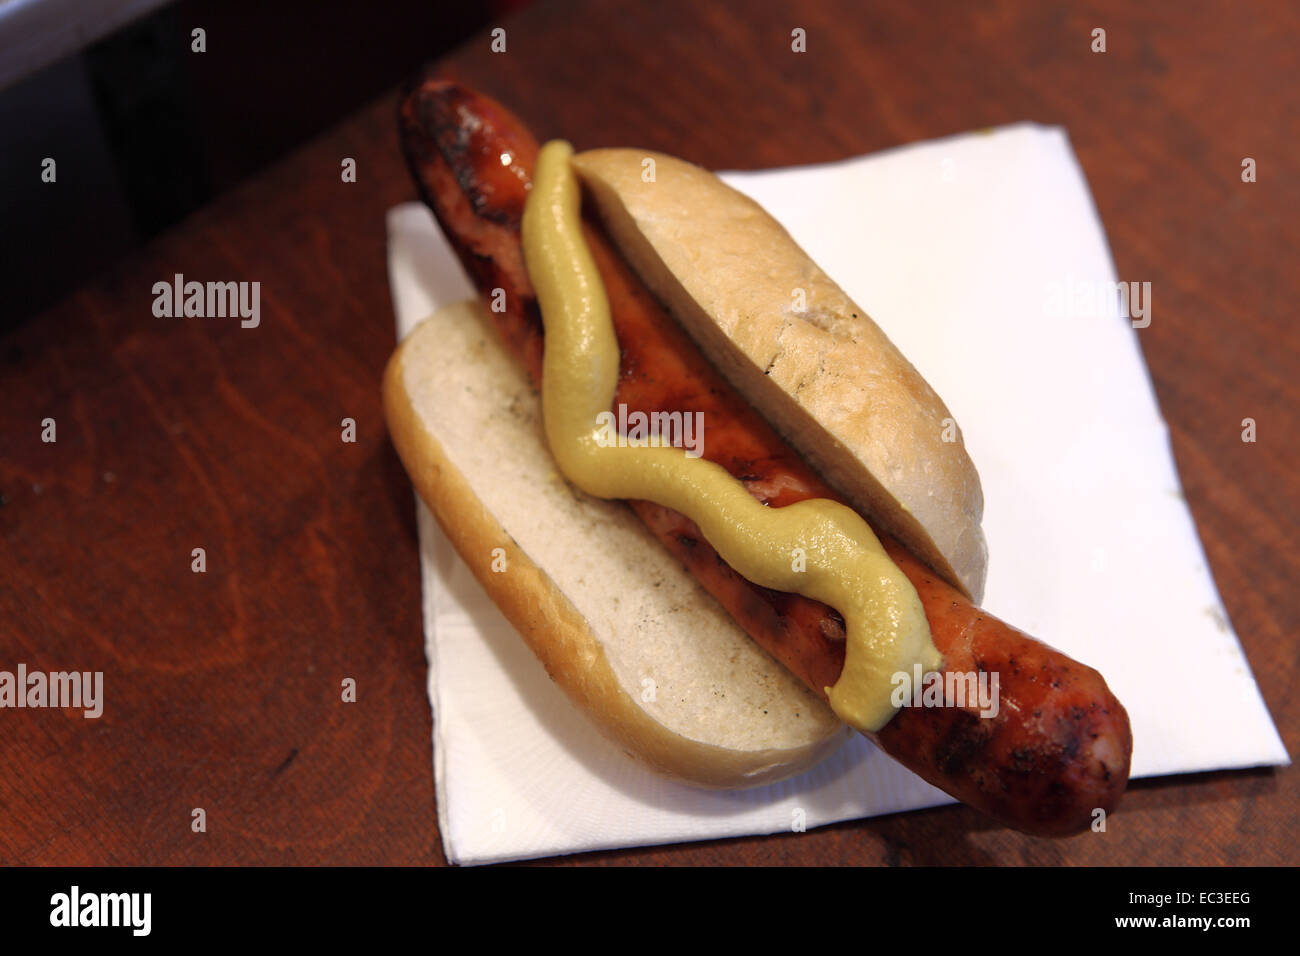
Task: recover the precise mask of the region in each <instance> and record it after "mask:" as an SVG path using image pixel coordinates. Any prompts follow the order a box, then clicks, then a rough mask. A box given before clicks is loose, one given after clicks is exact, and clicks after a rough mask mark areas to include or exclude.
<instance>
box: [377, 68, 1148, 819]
mask: <svg viewBox="0 0 1300 956" xmlns="http://www.w3.org/2000/svg"><path fill="white" fill-rule="evenodd" d="M399 128H400V130H401V135H402V144H403V149H404V151H405V153H406V157H407V161H408V163H409V165H410V169H411V173H412V176H413V178H414V179H415V181H416V184H417V186H418V188H419V191H420V194H421V196H422V198H423V199H424V201H425V202H426V203H427V204H428V205H429V207H430V208H431V209H432V210H433V212H434V214H435V216H436V217H437V219H438V221H439V223H440V224H441V226H442V229H443V231H444V233H445V234H446V236H447V238H448V240H449V241H450V242H451V244H452V246H453V248H454V249H455V250H456V253H457V255H458V256H459V258H460V260H461V262H462V263H463V264H464V265H465V268H466V269H467V271H468V272H469V274H470V275H471V277H472V278H473V279H474V281H475V283H476V285H477V286H478V288H479V291H480V292H481V293H482V294H483V295H484V296H485V297H490V296H492V295H493V294H494V292H495V290H502V291H503V292H504V294H505V310H504V311H502V312H493V313H492V317H493V320H494V322H495V323H496V326H497V331H498V332H499V333H500V336H501V339H502V341H503V342H504V344H505V345H506V346H507V348H508V349H509V350H510V351H511V352H512V353H513V354H514V355H515V356H516V358H517V359H518V360H519V361H520V362H521V363H522V364H523V366H524V368H525V370H526V371H527V373H528V374H529V376H530V377H531V379H532V381H533V383H534V385H537V384H539V383H540V379H541V369H542V361H541V360H542V346H543V327H542V321H541V315H540V312H539V310H538V306H537V301H536V298H535V296H534V294H533V289H532V286H531V283H530V282H529V280H528V275H527V272H526V271H525V269H524V267H523V252H522V246H521V241H520V234H519V227H520V219H521V217H522V214H523V207H524V201H525V199H526V197H527V190H528V188H529V182H530V174H531V171H532V167H533V163H534V162H535V159H536V156H537V150H538V144H537V141H536V140H535V139H534V138H533V137H532V135H531V134H530V133H529V132H528V130H527V129H526V128H525V127H524V125H523V124H522V123H521V122H520V121H519V120H518V119H517V118H515V117H514V116H513V115H511V114H510V113H509V111H507V110H506V109H505V108H504V107H502V106H501V105H500V104H498V103H496V102H494V101H493V100H491V99H489V98H487V97H485V96H483V95H481V94H478V93H476V92H474V91H471V90H468V89H466V88H464V87H462V86H460V85H457V84H455V83H453V82H450V81H447V80H442V79H438V78H437V77H426V78H423V79H421V80H419V81H417V82H416V83H414V84H413V85H412V86H411V87H410V88H408V90H407V91H406V92H405V94H404V95H403V97H402V99H401V102H400V105H399ZM584 229H585V232H586V237H587V242H588V245H589V246H590V247H591V250H592V254H593V256H594V258H595V260H596V264H597V266H598V268H599V270H600V273H601V277H602V279H603V280H604V283H605V287H606V292H607V294H608V296H609V301H610V311H611V313H612V318H613V322H614V326H615V331H616V333H617V335H618V340H619V345H620V353H621V360H620V361H621V364H620V376H619V384H618V389H617V393H616V397H615V401H616V403H623V404H626V406H627V408H628V411H629V412H633V411H643V412H645V413H647V414H649V413H652V412H656V411H658V412H673V411H680V412H688V411H689V412H703V413H704V415H705V417H706V419H707V421H708V422H709V441H708V444H707V448H706V450H705V457H706V458H708V459H710V460H711V461H714V462H717V463H718V464H720V465H722V466H723V467H724V468H726V469H727V470H728V471H729V472H730V473H731V474H732V475H734V476H735V477H736V478H738V479H739V480H740V481H742V482H743V483H744V484H745V486H746V488H747V489H748V490H749V491H750V493H751V494H753V495H754V497H755V498H757V499H758V500H760V501H762V502H764V503H765V504H768V505H770V506H772V507H783V506H785V505H788V504H793V503H794V502H796V501H802V500H804V499H807V498H814V497H825V498H835V499H836V500H841V499H840V498H839V496H838V495H837V494H836V493H835V492H834V491H833V490H832V489H831V488H829V487H828V486H827V485H826V484H825V483H824V482H823V481H822V480H821V479H820V478H819V477H818V475H817V474H816V473H815V472H814V471H813V470H812V469H811V468H810V467H809V466H808V465H807V464H806V463H805V462H804V461H803V459H802V458H801V457H800V456H799V455H798V454H797V453H796V452H794V451H793V449H791V448H790V446H789V445H787V444H786V443H785V441H784V440H783V439H782V438H781V437H780V436H779V435H778V434H777V433H776V432H775V431H774V430H773V429H772V428H771V427H770V426H769V425H768V424H767V423H766V421H765V420H764V419H763V418H762V417H761V416H759V415H758V413H757V412H755V411H754V409H753V408H752V407H751V406H750V405H749V403H748V402H747V401H746V400H745V399H744V398H743V397H741V396H740V395H739V393H737V392H736V391H735V390H734V389H733V388H732V387H731V386H730V384H729V383H728V382H727V381H726V380H725V379H724V378H723V377H722V376H721V375H720V374H719V373H718V372H717V371H716V370H715V369H714V368H713V366H712V365H711V364H710V363H709V362H708V360H707V359H705V358H704V356H703V354H702V353H701V352H700V351H699V349H698V348H697V347H696V346H695V344H694V343H693V342H692V341H691V339H690V338H689V336H687V335H686V333H685V332H684V331H683V330H682V329H681V327H680V326H678V325H677V324H676V322H675V321H674V320H673V319H672V318H671V316H669V315H668V313H667V312H666V311H665V310H664V308H663V306H662V305H661V304H660V303H659V302H658V301H657V300H656V299H655V298H654V297H653V295H651V293H650V292H649V291H648V290H647V289H646V288H645V286H644V285H643V284H642V283H641V282H640V280H639V279H638V278H637V277H636V275H635V274H634V273H632V271H631V270H630V269H629V267H628V266H627V265H626V264H625V263H624V262H623V260H622V257H621V256H620V255H619V254H618V253H617V252H616V251H615V250H614V249H613V248H612V246H611V245H610V243H609V241H608V239H607V238H606V237H605V235H604V233H603V231H602V229H601V228H600V226H599V225H598V224H596V223H594V222H592V221H587V222H585V224H584ZM629 505H630V506H631V507H632V508H633V509H634V510H635V512H636V513H637V514H638V515H639V516H640V518H641V519H642V520H643V521H644V523H645V524H646V526H647V527H648V528H649V529H650V530H651V531H652V532H653V533H654V534H655V536H656V537H657V538H658V539H659V540H660V541H661V542H663V544H664V545H665V546H666V547H667V548H668V549H669V550H670V551H671V552H672V553H673V554H674V555H675V556H676V557H677V558H678V559H679V560H680V561H681V562H682V564H683V565H685V566H686V567H687V568H688V569H689V570H690V571H691V572H692V573H693V574H694V575H695V576H696V578H698V579H699V581H700V582H701V584H702V585H703V586H704V587H705V588H706V589H707V590H708V591H709V592H710V593H711V594H712V595H713V596H714V597H715V598H716V599H717V600H718V602H719V603H720V604H721V605H722V606H723V607H724V608H725V609H726V610H727V611H728V613H730V614H731V616H732V617H733V618H734V619H735V620H736V621H737V623H738V624H739V625H740V626H741V627H742V628H743V629H744V630H745V631H746V632H747V633H748V634H749V635H750V636H751V637H752V638H753V639H754V640H755V641H757V642H758V643H759V644H760V645H761V646H762V647H763V648H764V649H766V650H767V651H768V652H769V653H770V654H772V656H773V657H775V658H776V659H777V660H779V661H780V662H781V663H782V664H783V665H785V666H786V667H787V668H789V669H790V670H791V671H792V672H793V673H794V674H796V675H797V676H798V677H799V678H800V679H802V680H803V681H804V682H805V683H806V684H807V685H808V686H809V687H811V688H812V689H813V690H814V691H816V692H817V693H818V694H820V695H822V696H823V697H825V689H826V688H828V687H830V686H832V685H833V684H834V683H835V682H836V680H837V679H838V678H839V674H840V671H841V670H842V668H843V665H844V656H845V647H844V640H845V633H844V622H843V619H842V618H841V617H840V615H839V614H838V613H837V612H836V611H835V610H834V609H832V608H830V607H827V606H826V605H825V604H821V603H819V602H817V601H813V600H811V599H809V598H805V597H803V596H801V595H798V594H793V593H784V592H777V591H772V590H769V589H766V588H762V587H759V586H757V585H755V584H752V583H750V582H749V581H747V580H745V579H744V578H742V577H741V576H740V575H739V574H737V573H736V572H735V571H734V570H732V569H731V568H730V567H729V566H727V564H726V563H725V562H723V561H722V559H721V558H720V557H718V555H717V553H716V552H715V551H714V550H713V548H712V547H710V545H709V543H708V542H707V541H705V540H704V538H703V537H702V536H701V534H700V531H699V529H698V528H697V527H696V526H695V524H694V523H693V522H691V521H690V520H689V519H687V518H685V517H684V516H683V515H681V514H679V513H677V512H674V511H672V510H670V509H667V508H664V507H662V506H659V505H656V504H653V503H651V502H646V501H632V502H629ZM877 535H878V536H879V537H880V540H881V542H882V544H883V545H884V546H885V548H886V550H887V551H888V553H889V555H890V557H891V558H892V559H893V560H894V562H895V563H896V564H898V566H899V567H900V568H901V569H902V571H903V572H904V573H905V574H906V575H907V577H908V579H909V580H910V581H911V582H912V584H913V585H914V586H915V588H916V590H917V593H918V595H919V596H920V599H921V603H922V605H923V607H924V609H925V614H926V617H927V620H928V621H929V625H930V630H931V634H932V637H933V640H934V643H935V646H936V647H937V648H938V650H939V651H940V652H941V653H942V654H943V655H944V659H945V663H944V670H945V673H953V674H983V675H988V676H990V677H991V676H992V675H996V677H997V680H998V707H997V713H996V715H983V716H982V715H981V708H980V704H979V702H978V700H977V699H974V698H972V699H968V700H967V701H966V703H965V705H963V706H944V707H938V708H935V707H904V708H902V709H901V710H900V711H899V712H898V713H897V714H896V715H895V716H894V717H893V718H892V719H891V720H890V722H889V723H888V724H887V725H886V726H885V727H884V728H883V729H882V730H880V731H879V732H878V733H877V734H874V735H871V737H872V739H873V740H874V741H875V742H876V743H877V744H878V745H879V746H880V747H881V748H882V749H884V750H885V751H886V752H887V753H889V754H890V755H891V756H893V757H894V758H895V759H897V760H898V761H899V762H901V763H902V764H903V765H904V766H906V767H908V768H909V769H911V770H912V771H914V772H915V773H917V774H919V775H920V776H921V777H923V778H924V779H926V780H927V781H929V782H930V783H932V784H934V785H935V786H937V787H940V788H941V789H943V790H944V791H946V792H947V793H949V794H951V795H952V796H954V797H956V798H957V799H959V800H961V801H962V802H964V803H967V804H969V805H970V806H972V807H975V808H976V809H978V810H980V811H983V812H984V813H986V814H988V815H990V816H992V817H994V818H995V819H997V820H999V821H1001V822H1003V823H1005V824H1007V825H1009V826H1012V827H1015V828H1016V829H1020V830H1024V831H1026V832H1030V833H1036V834H1042V835H1063V834H1068V833H1073V832H1077V831H1079V830H1081V829H1084V828H1086V827H1087V826H1088V825H1089V824H1090V823H1091V822H1092V821H1093V819H1094V813H1095V811H1096V810H1098V809H1102V810H1105V811H1106V812H1110V811H1111V810H1113V809H1114V808H1115V806H1116V804H1117V803H1118V801H1119V798H1120V796H1121V794H1122V793H1123V791H1124V787H1125V785H1126V783H1127V780H1128V770H1129V759H1130V755H1131V752H1132V736H1131V733H1130V730H1129V723H1128V715H1127V714H1126V712H1125V711H1124V708H1123V707H1122V706H1121V705H1120V703H1119V701H1118V700H1116V698H1115V696H1114V695H1113V694H1112V693H1111V692H1110V690H1109V688H1108V687H1107V686H1106V682H1105V680H1104V679H1103V678H1102V676H1101V675H1100V674H1099V673H1097V671H1095V670H1093V669H1092V668H1090V667H1087V666H1085V665H1083V664H1080V663H1078V662H1077V661H1074V660H1071V659H1070V658H1069V657H1068V656H1066V655H1064V654H1062V653H1060V652H1059V651H1056V650H1054V649H1052V648H1050V647H1048V646H1047V645H1045V644H1043V643H1041V642H1039V641H1036V640H1034V639H1033V638H1031V637H1029V636H1028V635H1026V634H1024V633H1022V632H1020V631H1018V630H1016V629H1015V628H1013V627H1011V626H1010V625H1008V624H1005V623H1003V622H1002V621H1000V620H998V619H997V618H995V617H993V616H991V615H989V614H987V613H985V612H984V611H982V610H980V609H979V608H977V607H975V606H974V605H973V604H972V603H971V601H970V600H969V599H968V598H966V597H965V596H964V595H963V594H962V593H961V592H960V591H958V590H957V589H956V588H954V587H953V586H951V585H950V584H949V583H947V582H946V581H944V580H943V579H942V578H940V577H939V576H938V575H937V574H935V573H934V572H933V571H931V570H930V569H929V568H928V567H927V566H925V565H924V564H922V563H921V562H920V561H919V560H918V559H917V558H916V557H914V556H913V555H912V554H911V553H910V552H909V551H908V550H907V549H906V548H905V547H903V546H902V545H901V544H900V543H899V542H898V541H897V540H895V539H893V538H892V537H889V536H888V535H885V534H881V533H880V532H879V531H878V530H877ZM991 709H992V708H990V710H991Z"/></svg>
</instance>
